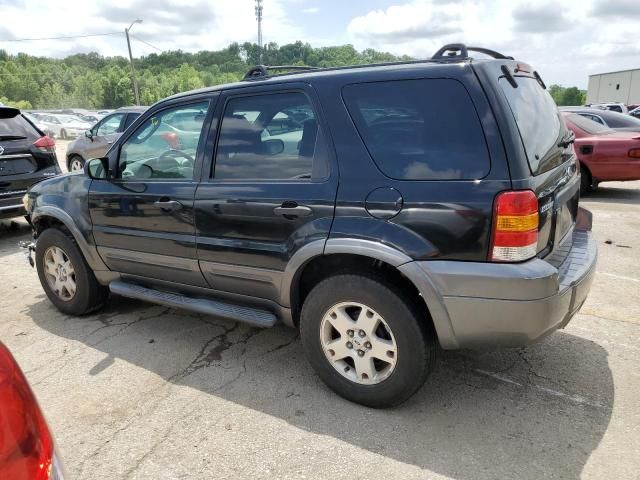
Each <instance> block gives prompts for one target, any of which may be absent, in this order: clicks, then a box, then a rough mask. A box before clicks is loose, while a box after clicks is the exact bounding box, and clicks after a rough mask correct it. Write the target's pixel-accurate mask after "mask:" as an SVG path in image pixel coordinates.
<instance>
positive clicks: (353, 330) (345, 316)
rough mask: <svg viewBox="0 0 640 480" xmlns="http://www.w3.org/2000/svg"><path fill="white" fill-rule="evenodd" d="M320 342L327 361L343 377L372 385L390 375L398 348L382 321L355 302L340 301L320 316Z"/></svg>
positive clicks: (371, 311) (373, 312)
mask: <svg viewBox="0 0 640 480" xmlns="http://www.w3.org/2000/svg"><path fill="white" fill-rule="evenodd" d="M320 341H321V343H322V349H323V351H324V354H325V356H326V357H327V360H329V362H330V363H331V365H332V366H333V368H335V369H336V371H338V373H340V374H341V375H342V376H343V377H345V378H347V379H349V380H351V381H352V382H356V383H359V384H364V385H375V384H377V383H380V382H382V381H383V380H385V379H386V378H388V377H389V375H391V374H392V373H393V371H394V369H395V367H396V364H397V362H398V347H397V344H396V341H395V338H394V336H393V333H392V332H391V328H389V325H388V324H387V323H386V322H385V320H384V319H383V318H382V317H381V316H380V315H379V314H378V313H377V312H376V311H375V310H373V309H372V308H370V307H368V306H367V305H364V304H362V303H358V302H342V303H338V304H336V305H334V306H332V307H331V308H330V309H329V310H327V312H326V313H325V314H324V316H323V318H322V322H321V324H320Z"/></svg>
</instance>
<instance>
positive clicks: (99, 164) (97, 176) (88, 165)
mask: <svg viewBox="0 0 640 480" xmlns="http://www.w3.org/2000/svg"><path fill="white" fill-rule="evenodd" d="M108 171H109V159H108V158H107V157H102V158H92V159H91V160H89V161H87V162H85V164H84V174H85V175H86V176H87V177H89V178H92V179H94V180H104V179H106V178H107V172H108Z"/></svg>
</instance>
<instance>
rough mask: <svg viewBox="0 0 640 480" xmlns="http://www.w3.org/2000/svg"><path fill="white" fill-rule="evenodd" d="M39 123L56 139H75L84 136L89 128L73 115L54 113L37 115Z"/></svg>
mask: <svg viewBox="0 0 640 480" xmlns="http://www.w3.org/2000/svg"><path fill="white" fill-rule="evenodd" d="M39 117H40V123H41V124H42V125H43V126H44V127H45V128H46V131H47V132H51V133H52V134H53V135H54V136H55V137H56V138H60V139H63V140H65V139H67V138H76V137H79V136H81V135H83V134H84V131H85V130H86V129H88V128H91V124H90V123H88V122H84V121H83V120H81V119H80V118H78V117H76V116H75V115H64V114H56V113H45V114H43V115H39Z"/></svg>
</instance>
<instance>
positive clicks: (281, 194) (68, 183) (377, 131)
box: [27, 44, 597, 407]
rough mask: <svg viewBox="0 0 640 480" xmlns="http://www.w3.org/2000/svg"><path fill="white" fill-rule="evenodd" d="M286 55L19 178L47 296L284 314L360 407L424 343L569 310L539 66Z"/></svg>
mask: <svg viewBox="0 0 640 480" xmlns="http://www.w3.org/2000/svg"><path fill="white" fill-rule="evenodd" d="M469 51H478V52H480V53H481V54H484V55H488V56H489V57H490V58H486V59H475V58H471V57H469ZM277 68H282V67H277ZM286 68H287V69H288V70H296V71H294V72H293V73H291V72H289V73H285V74H281V75H272V74H271V73H270V72H271V71H272V70H270V69H269V67H264V66H258V67H255V68H253V69H251V70H250V71H249V72H248V73H247V75H246V76H245V79H244V80H243V81H241V82H238V83H233V84H229V85H218V86H216V87H211V88H206V89H201V90H196V91H193V92H187V93H183V94H179V95H175V96H173V97H170V98H168V99H165V100H163V101H161V102H159V103H157V104H155V105H154V106H152V107H151V108H150V109H149V110H147V111H146V112H145V113H143V114H142V115H141V117H140V118H139V119H138V120H137V121H136V123H135V124H134V125H132V127H131V128H129V129H127V131H126V132H125V133H124V134H123V135H122V136H121V137H120V138H119V139H118V140H116V142H115V143H114V145H113V147H112V148H111V149H110V150H109V151H108V152H107V154H106V156H105V157H103V158H98V159H93V160H91V161H89V162H87V164H86V165H85V170H84V171H85V175H81V174H77V175H66V176H63V177H61V178H59V179H51V180H49V181H47V182H44V183H42V184H39V185H37V186H36V187H34V188H32V189H31V190H30V192H29V197H28V199H27V204H28V207H29V214H30V218H31V221H32V224H33V227H34V238H35V239H36V244H35V246H33V245H31V246H30V251H31V249H33V250H35V265H36V267H37V271H38V275H39V278H40V282H41V284H42V286H43V289H44V291H45V292H46V294H47V296H48V298H49V299H50V301H51V302H52V303H53V304H54V305H55V306H56V307H57V308H58V309H59V310H61V311H62V312H65V313H67V314H76V315H80V314H84V313H86V312H90V311H93V310H95V309H98V308H100V307H101V306H102V305H103V304H104V303H105V301H106V300H107V297H108V295H109V292H112V293H115V294H118V295H123V296H126V297H131V298H136V299H142V300H147V301H150V302H156V303H160V304H163V305H168V306H171V307H178V308H183V309H187V310H191V311H194V312H199V313H202V314H211V315H216V316H220V317H224V318H227V319H232V320H236V321H241V322H246V323H248V324H251V325H254V326H258V327H270V326H273V325H274V324H275V323H276V322H283V323H285V324H287V325H289V326H291V327H294V328H299V329H300V336H301V339H302V344H303V347H304V350H305V353H306V355H307V358H308V359H309V361H310V363H311V365H312V366H313V367H314V369H315V370H316V372H317V373H318V375H319V376H320V377H321V378H322V379H323V380H324V381H325V382H326V383H327V384H328V385H329V386H330V387H331V388H333V389H334V390H335V391H336V392H338V393H339V394H340V395H342V396H344V397H345V398H347V399H350V400H352V401H355V402H359V403H362V404H365V405H369V406H373V407H385V406H389V405H394V404H397V403H400V402H402V401H404V400H406V399H407V398H409V397H410V396H411V395H412V394H413V393H414V392H415V391H416V390H417V389H418V388H419V387H420V386H421V385H422V384H423V382H424V380H425V378H426V377H427V375H428V374H429V372H430V371H431V369H432V368H433V366H434V363H435V356H436V352H437V348H438V347H437V346H438V345H439V346H440V347H442V348H445V349H458V348H469V347H487V346H522V345H526V344H528V343H531V342H533V341H536V340H538V339H540V338H542V337H544V336H545V335H547V334H549V333H551V332H552V331H554V330H555V329H558V328H562V327H564V326H565V325H566V324H567V322H569V320H570V319H571V318H572V317H573V315H575V313H576V312H577V311H578V310H579V309H580V307H581V306H582V304H583V302H584V301H585V299H586V297H587V294H588V292H589V288H590V285H591V282H592V280H593V277H594V274H595V264H596V257H597V250H596V244H595V241H594V239H593V237H592V235H591V232H590V227H591V217H590V214H589V213H588V212H587V211H586V210H583V209H581V208H579V207H578V200H579V189H580V174H579V169H578V168H577V167H578V165H577V159H576V155H575V152H574V150H573V145H572V142H573V139H574V137H573V134H572V133H571V132H570V131H568V130H567V129H566V127H565V124H564V122H563V121H562V120H561V118H560V116H559V113H558V110H557V108H556V106H555V103H554V102H553V99H552V98H551V96H550V95H549V93H548V92H547V91H546V87H545V84H544V82H543V81H542V79H541V78H540V75H539V74H538V73H537V72H536V71H535V70H534V69H533V68H532V67H531V66H529V65H527V64H526V63H523V62H519V61H515V60H513V59H512V58H511V57H506V56H504V55H501V54H500V53H497V52H493V51H491V50H487V49H477V48H470V47H466V46H465V45H462V44H454V45H447V46H445V47H443V48H442V49H440V50H439V51H438V52H437V53H436V54H435V55H434V56H433V57H432V58H431V59H429V60H422V61H411V62H399V63H389V64H379V65H361V66H352V67H338V68H327V69H311V68H309V69H308V70H307V71H304V70H302V71H298V70H301V69H302V68H303V67H286ZM68 192H73V194H72V195H69V194H68Z"/></svg>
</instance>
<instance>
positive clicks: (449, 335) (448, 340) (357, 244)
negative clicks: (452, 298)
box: [279, 238, 458, 349]
mask: <svg viewBox="0 0 640 480" xmlns="http://www.w3.org/2000/svg"><path fill="white" fill-rule="evenodd" d="M331 254H351V255H359V256H364V257H369V258H374V259H376V260H381V261H383V262H385V263H387V264H389V265H391V266H393V267H395V268H397V269H398V271H399V272H401V273H402V274H403V275H404V276H406V277H407V278H408V279H409V281H410V282H411V283H413V285H414V286H415V287H416V289H417V290H418V292H420V296H421V297H422V299H423V301H424V302H425V304H426V306H427V309H428V311H429V313H430V314H431V319H432V321H433V325H434V327H435V330H436V333H437V335H438V340H439V342H440V345H441V346H442V347H443V348H445V349H456V348H458V342H457V341H456V337H455V333H454V330H453V327H452V325H451V319H450V318H449V313H448V312H447V309H446V307H445V304H444V300H443V299H442V296H441V295H440V293H439V292H438V289H437V288H436V286H435V284H434V282H433V280H432V279H431V278H430V276H429V272H427V271H426V270H425V269H424V268H422V267H421V266H420V262H415V261H413V260H412V259H411V257H409V256H407V255H406V254H404V253H403V252H401V251H399V250H397V249H395V248H393V247H390V246H389V245H385V244H383V243H380V242H376V241H373V240H361V239H356V238H336V239H328V240H326V241H325V240H316V241H313V242H311V243H309V244H307V245H305V246H304V247H302V248H301V249H300V250H298V251H297V252H296V253H295V254H294V255H293V256H292V257H291V260H290V261H289V263H288V264H287V267H286V268H285V271H284V275H283V276H282V282H281V288H280V292H281V293H280V295H281V298H280V302H279V303H280V304H281V305H283V306H285V307H291V292H292V286H293V285H294V283H295V282H296V280H297V279H298V278H299V276H300V274H301V272H302V270H303V268H304V266H305V265H306V264H307V263H308V262H310V261H311V260H312V259H314V258H317V257H319V256H320V255H331Z"/></svg>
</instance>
